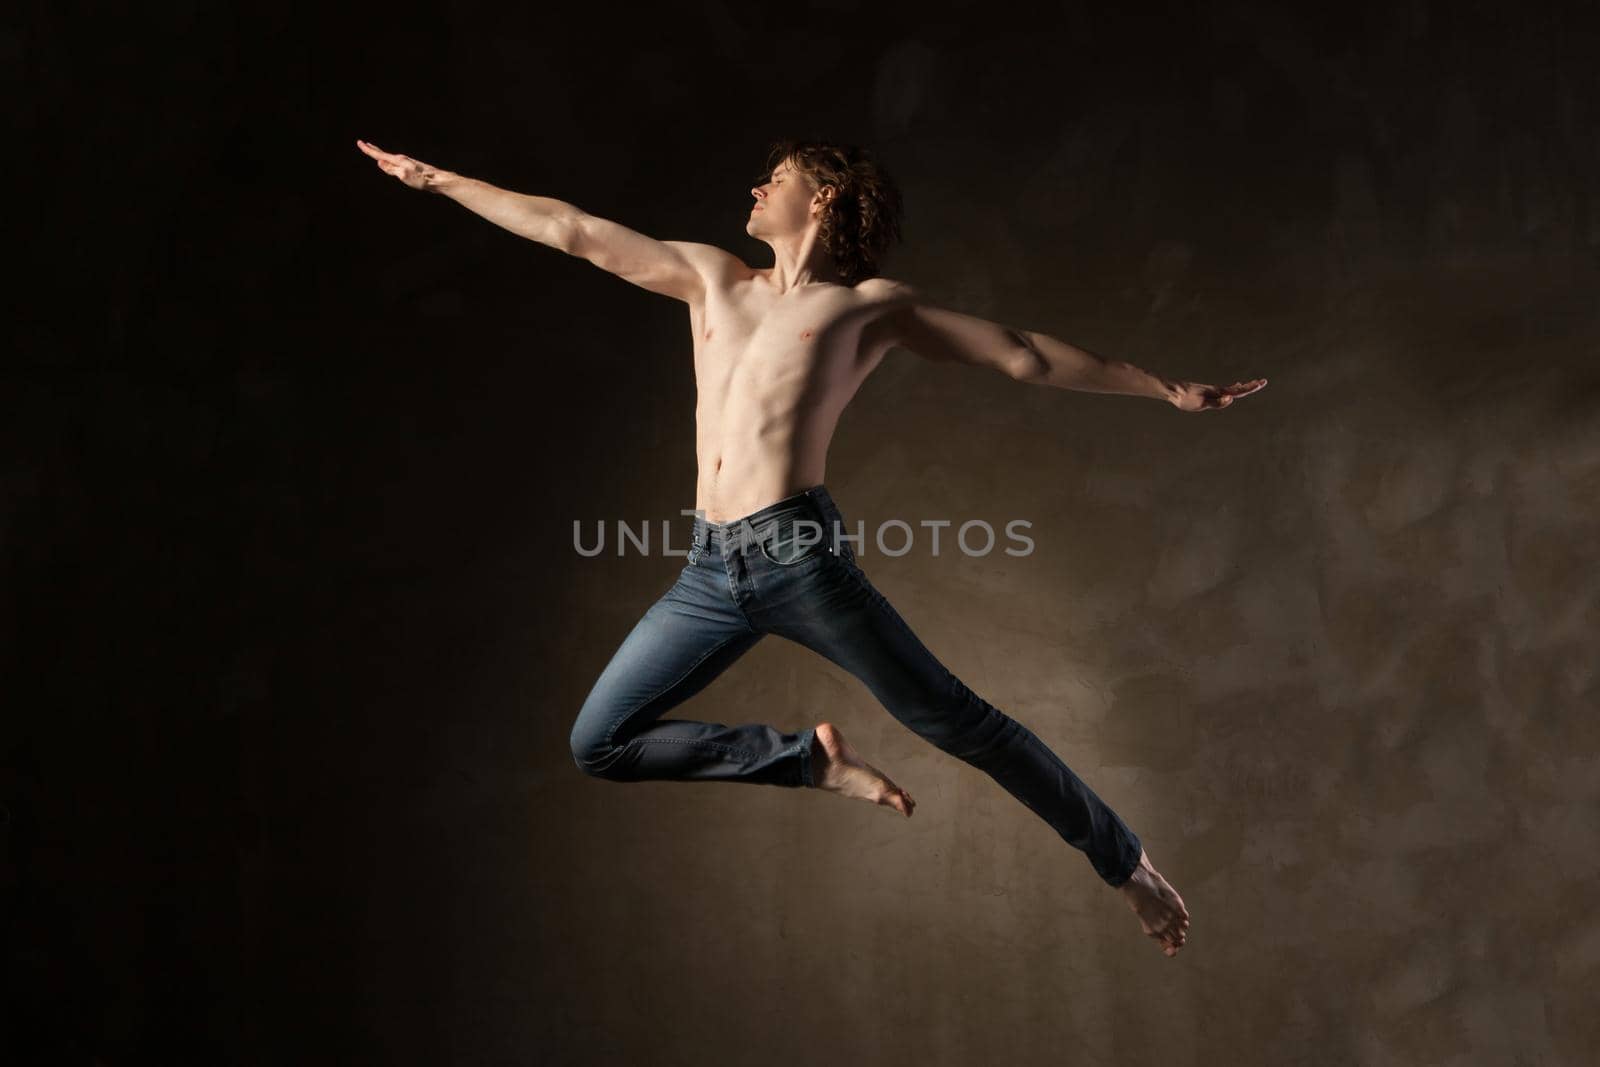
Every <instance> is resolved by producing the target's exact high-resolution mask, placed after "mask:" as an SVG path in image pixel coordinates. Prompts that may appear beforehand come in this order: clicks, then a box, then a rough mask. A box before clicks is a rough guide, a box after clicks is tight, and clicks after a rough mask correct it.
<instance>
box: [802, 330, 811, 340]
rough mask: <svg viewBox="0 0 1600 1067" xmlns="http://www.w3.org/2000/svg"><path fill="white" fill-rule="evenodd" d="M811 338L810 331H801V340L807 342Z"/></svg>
mask: <svg viewBox="0 0 1600 1067" xmlns="http://www.w3.org/2000/svg"><path fill="white" fill-rule="evenodd" d="M810 336H811V331H810V330H801V331H800V340H802V341H804V340H807V339H808V338H810Z"/></svg>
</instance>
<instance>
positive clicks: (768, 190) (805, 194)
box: [745, 159, 823, 237]
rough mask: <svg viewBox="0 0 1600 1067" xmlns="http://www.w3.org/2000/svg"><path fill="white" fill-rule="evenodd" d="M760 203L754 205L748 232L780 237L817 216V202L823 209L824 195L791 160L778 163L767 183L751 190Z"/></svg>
mask: <svg viewBox="0 0 1600 1067" xmlns="http://www.w3.org/2000/svg"><path fill="white" fill-rule="evenodd" d="M750 195H751V196H753V197H755V198H756V202H755V203H754V204H752V205H751V207H750V220H749V222H747V223H746V224H745V232H746V233H748V234H750V236H752V237H777V236H783V235H786V234H799V233H803V232H804V231H805V228H806V226H807V225H808V224H809V223H810V222H811V219H812V218H813V211H812V208H813V205H815V206H816V207H817V208H820V207H821V206H822V203H823V198H822V195H821V194H819V193H818V192H817V191H816V189H815V188H813V186H812V184H811V181H810V179H809V178H807V177H806V176H805V175H804V174H802V173H800V172H799V171H798V170H796V169H795V168H794V166H793V164H791V163H790V162H789V161H788V160H787V159H786V160H784V161H783V162H782V163H780V164H778V166H777V167H775V168H774V169H773V171H772V173H771V174H770V175H769V176H768V177H767V180H766V182H765V183H764V184H762V185H758V186H756V187H755V188H753V189H751V190H750Z"/></svg>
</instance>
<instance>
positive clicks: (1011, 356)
mask: <svg viewBox="0 0 1600 1067" xmlns="http://www.w3.org/2000/svg"><path fill="white" fill-rule="evenodd" d="M1011 341H1012V344H1011V346H1010V347H1009V348H1008V349H1007V350H1006V353H1005V355H1004V356H1003V357H1002V358H1001V361H1000V367H1001V370H1003V371H1005V373H1006V375H1007V376H1008V377H1010V378H1012V379H1014V380H1016V381H1019V382H1039V381H1043V380H1044V378H1045V376H1046V375H1048V374H1049V373H1050V361H1049V360H1047V359H1045V358H1044V353H1042V352H1040V351H1039V347H1038V346H1037V345H1036V344H1034V341H1033V336H1032V335H1031V334H1029V333H1028V332H1027V331H1026V330H1013V331H1011Z"/></svg>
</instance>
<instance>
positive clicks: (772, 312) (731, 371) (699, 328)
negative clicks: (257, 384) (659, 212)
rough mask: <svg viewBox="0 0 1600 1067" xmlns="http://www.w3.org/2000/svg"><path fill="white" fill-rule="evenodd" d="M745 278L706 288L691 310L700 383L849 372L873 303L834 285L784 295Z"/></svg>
mask: <svg viewBox="0 0 1600 1067" xmlns="http://www.w3.org/2000/svg"><path fill="white" fill-rule="evenodd" d="M763 290H764V286H761V285H759V284H746V285H742V286H735V287H731V288H729V289H725V290H721V291H714V292H712V293H708V294H707V298H706V301H705V303H704V305H703V306H700V307H698V308H695V309H693V311H692V312H691V325H692V327H693V329H694V335H695V337H694V349H695V373H696V378H697V379H698V380H699V382H700V385H701V387H702V388H707V387H710V388H711V389H713V390H715V389H717V388H718V387H719V386H727V385H729V384H734V383H744V384H749V385H754V386H756V387H761V386H770V387H777V386H781V385H783V384H785V383H789V382H796V381H813V380H818V379H821V380H827V379H833V378H839V377H849V376H850V375H851V374H852V373H853V372H854V371H855V370H856V369H857V368H858V366H859V364H860V362H861V359H862V356H863V352H862V343H861V341H862V332H863V327H864V326H865V325H866V323H867V322H868V321H869V320H870V319H871V314H872V305H871V304H870V303H869V302H868V301H866V300H865V299H863V298H862V297H861V296H860V295H859V294H857V293H856V291H854V290H851V289H845V288H841V287H837V286H829V287H822V288H820V289H818V290H816V291H810V292H805V291H801V292H789V293H785V294H781V295H777V294H773V293H771V292H770V291H763Z"/></svg>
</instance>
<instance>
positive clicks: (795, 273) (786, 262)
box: [768, 227, 844, 293]
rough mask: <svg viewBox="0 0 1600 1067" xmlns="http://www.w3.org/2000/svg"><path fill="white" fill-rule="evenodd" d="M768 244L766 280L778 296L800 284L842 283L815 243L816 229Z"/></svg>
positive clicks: (824, 251)
mask: <svg viewBox="0 0 1600 1067" xmlns="http://www.w3.org/2000/svg"><path fill="white" fill-rule="evenodd" d="M770 243H771V245H772V257H773V258H772V273H771V275H770V276H769V278H768V281H769V282H771V284H772V287H773V288H774V289H777V290H778V291H779V292H780V293H786V292H788V291H789V290H790V289H798V288H799V287H800V286H802V285H821V284H830V285H843V284H844V280H843V277H842V276H841V275H840V274H839V272H838V270H837V269H835V268H834V266H833V263H832V262H831V261H830V260H829V259H828V253H827V251H826V250H825V249H824V248H823V247H822V244H821V242H820V241H818V240H817V231H816V228H815V227H812V228H810V229H807V230H806V232H805V233H804V234H802V235H800V236H799V237H795V238H790V239H788V240H781V241H773V242H770Z"/></svg>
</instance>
